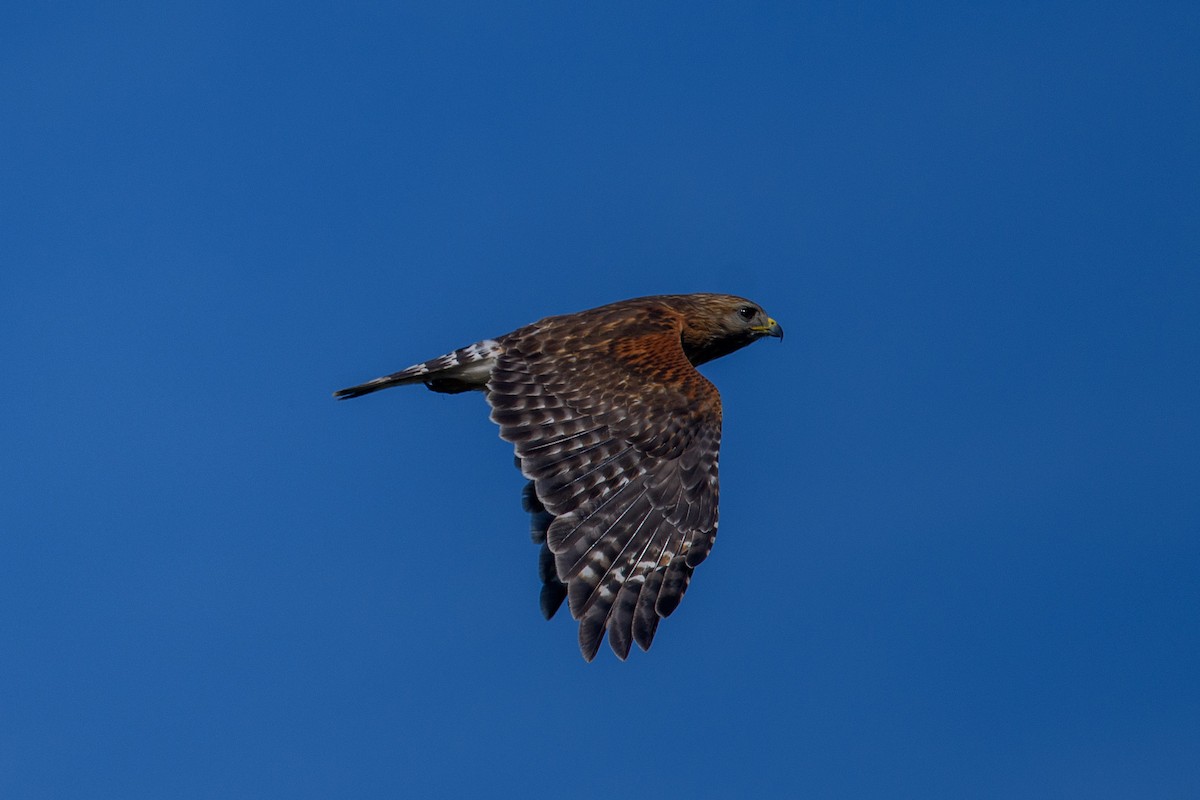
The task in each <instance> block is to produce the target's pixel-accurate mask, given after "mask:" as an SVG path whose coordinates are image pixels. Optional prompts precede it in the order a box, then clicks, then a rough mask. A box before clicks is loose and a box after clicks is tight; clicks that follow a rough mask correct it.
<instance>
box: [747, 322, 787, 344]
mask: <svg viewBox="0 0 1200 800" xmlns="http://www.w3.org/2000/svg"><path fill="white" fill-rule="evenodd" d="M750 330H752V331H754V332H755V333H757V334H758V335H759V336H774V337H775V338H776V339H779V341H783V326H782V325H780V324H779V323H778V322H776V321H775V320H773V319H771V318H770V317H767V324H766V325H755V326H754V327H753V328H751V329H750Z"/></svg>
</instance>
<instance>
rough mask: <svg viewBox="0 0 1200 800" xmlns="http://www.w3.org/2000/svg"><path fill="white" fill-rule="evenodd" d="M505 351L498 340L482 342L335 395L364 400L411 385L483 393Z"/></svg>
mask: <svg viewBox="0 0 1200 800" xmlns="http://www.w3.org/2000/svg"><path fill="white" fill-rule="evenodd" d="M502 349H503V348H502V347H501V346H500V343H499V342H497V341H496V340H495V339H484V340H483V341H482V342H476V343H475V344H472V345H468V346H467V347H463V348H461V349H458V350H455V351H454V352H453V353H447V354H446V355H444V356H438V357H437V358H433V359H430V360H429V361H423V362H421V363H420V364H414V365H413V366H411V367H409V368H407V369H402V370H400V371H399V372H393V373H392V374H391V375H384V376H383V377H382V378H376V379H375V380H371V381H367V382H366V383H360V384H359V385H357V386H351V387H349V388H347V389H339V390H338V391H336V392H334V393H333V396H334V397H336V398H337V399H338V400H349V399H350V398H351V397H362V396H363V395H364V394H370V393H371V392H378V391H379V390H380V389H390V388H391V387H393V386H407V385H409V384H412V383H423V384H425V385H426V386H427V387H429V389H430V390H432V391H435V392H445V393H446V394H458V393H459V392H469V391H471V390H473V389H474V390H480V391H482V390H483V389H485V388H487V382H488V379H489V378H490V377H491V375H492V365H493V364H495V362H496V356H497V355H499V354H500V351H501V350H502Z"/></svg>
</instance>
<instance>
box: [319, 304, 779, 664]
mask: <svg viewBox="0 0 1200 800" xmlns="http://www.w3.org/2000/svg"><path fill="white" fill-rule="evenodd" d="M766 336H774V337H778V338H780V339H782V338H783V328H781V327H780V325H779V323H778V322H776V321H775V320H773V319H771V318H770V317H768V316H767V314H766V313H765V312H764V311H763V310H762V308H761V307H759V306H758V305H757V304H755V303H752V302H750V301H749V300H746V299H743V298H741V297H733V296H731V295H724V294H683V295H659V296H655V297H639V298H635V299H632V300H623V301H621V302H618V303H612V304H610V305H606V306H601V307H600V308H594V309H591V310H589V311H581V312H579V313H577V314H567V315H564V316H557V317H547V318H546V319H543V320H541V321H540V322H535V323H533V324H532V325H527V326H525V327H523V328H518V329H517V330H515V331H513V332H512V333H508V334H505V335H504V336H499V337H497V338H495V339H484V340H483V341H481V342H476V343H475V344H472V345H470V346H468V347H464V348H462V349H460V350H455V351H454V352H453V353H448V354H446V355H444V356H440V357H438V358H435V359H433V360H431V361H426V362H423V363H421V364H416V365H414V366H411V367H409V368H408V369H404V370H401V371H400V372H396V373H393V374H391V375H385V376H384V377H382V378H376V379H375V380H372V381H367V382H366V383H363V384H360V385H358V386H351V387H350V388H348V389H342V390H341V391H338V392H335V393H334V396H335V397H337V398H338V399H342V400H344V399H348V398H351V397H360V396H362V395H364V394H370V393H371V392H376V391H379V390H380V389H387V388H389V387H391V386H403V385H406V384H416V383H423V384H425V385H426V386H427V387H429V388H430V389H432V390H433V391H435V392H445V393H449V394H455V393H458V392H465V391H470V390H478V391H482V392H484V393H485V395H486V397H487V401H488V404H489V405H490V406H491V418H492V421H493V422H495V423H496V424H497V425H499V426H500V436H501V438H503V439H504V440H506V441H508V442H511V443H512V445H513V447H514V449H515V450H516V462H517V466H518V467H519V468H520V470H521V472H522V473H523V474H524V475H525V477H526V478H528V479H529V483H528V484H527V485H526V487H525V490H524V498H523V499H524V506H525V510H526V511H528V512H529V513H530V514H531V515H532V524H531V533H532V536H533V539H534V542H535V543H536V544H540V545H541V557H540V559H539V573H540V577H541V581H542V592H541V609H542V614H543V615H544V616H545V617H546V618H547V619H549V618H550V617H552V616H553V615H554V613H555V612H556V611H557V610H558V608H559V607H560V606H561V605H562V602H563V600H564V599H565V600H566V601H567V606H568V608H569V609H570V612H571V616H572V617H573V618H575V619H577V620H579V647H580V650H582V652H583V657H584V658H585V659H586V660H587V661H591V660H592V659H593V658H594V657H595V656H596V651H597V650H598V649H599V647H600V643H601V640H603V638H604V635H605V632H606V631H607V633H608V641H609V645H610V646H611V647H612V650H613V652H614V653H616V654H617V657H618V658H620V659H622V660H624V659H625V658H626V657H627V656H628V655H629V650H630V645H631V643H633V642H636V643H637V644H638V646H639V647H641V648H642V649H643V650H646V649H649V647H650V643H651V642H652V640H653V639H654V634H655V631H656V630H657V628H658V623H659V620H660V619H662V618H663V617H667V616H669V615H670V614H671V612H673V611H674V610H675V608H676V607H677V606H678V605H679V601H680V600H681V599H682V598H683V593H684V591H686V589H687V587H688V583H689V581H690V580H691V577H692V571H693V570H694V569H695V568H696V567H697V566H698V565H699V564H700V562H701V561H703V560H704V559H705V558H706V557H707V556H708V554H709V551H710V550H711V549H712V546H713V540H714V539H715V538H716V535H717V455H718V449H719V447H720V443H721V396H720V394H719V393H718V392H717V389H716V387H715V386H713V385H712V383H710V382H709V381H708V380H707V379H706V378H705V377H704V376H703V375H701V374H700V373H699V372H697V371H696V367H697V366H698V365H700V364H703V363H705V362H706V361H712V360H713V359H715V358H720V357H721V356H724V355H728V354H729V353H732V352H733V351H735V350H738V349H739V348H742V347H745V346H746V345H748V344H750V343H751V342H754V341H757V340H758V339H761V338H763V337H766Z"/></svg>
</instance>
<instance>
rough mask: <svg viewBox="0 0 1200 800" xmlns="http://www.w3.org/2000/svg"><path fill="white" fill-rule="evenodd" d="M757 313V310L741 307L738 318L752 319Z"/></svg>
mask: <svg viewBox="0 0 1200 800" xmlns="http://www.w3.org/2000/svg"><path fill="white" fill-rule="evenodd" d="M757 313H758V309H756V308H753V307H751V306H742V307H741V308H739V309H738V316H739V317H741V318H742V319H746V320H750V319H754V315H755V314H757Z"/></svg>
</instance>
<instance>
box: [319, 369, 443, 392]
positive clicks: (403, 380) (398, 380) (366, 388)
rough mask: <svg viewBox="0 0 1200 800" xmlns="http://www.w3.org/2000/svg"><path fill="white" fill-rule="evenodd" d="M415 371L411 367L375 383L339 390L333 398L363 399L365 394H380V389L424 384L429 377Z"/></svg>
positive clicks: (379, 379) (385, 376)
mask: <svg viewBox="0 0 1200 800" xmlns="http://www.w3.org/2000/svg"><path fill="white" fill-rule="evenodd" d="M413 369H414V368H413V367H409V368H408V369H404V370H400V371H399V372H394V373H392V374H391V375H384V376H383V377H382V378H376V379H375V380H373V381H367V382H366V383H360V384H359V385H358V386H351V387H349V388H348V389H338V390H337V391H336V392H334V393H333V396H334V397H336V398H337V399H338V400H349V399H350V398H352V397H362V396H363V395H364V394H370V393H371V392H378V391H379V390H380V389H390V388H392V387H393V386H404V385H406V384H410V383H424V382H425V379H426V377H427V376H426V375H425V374H424V373H414V372H413Z"/></svg>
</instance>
